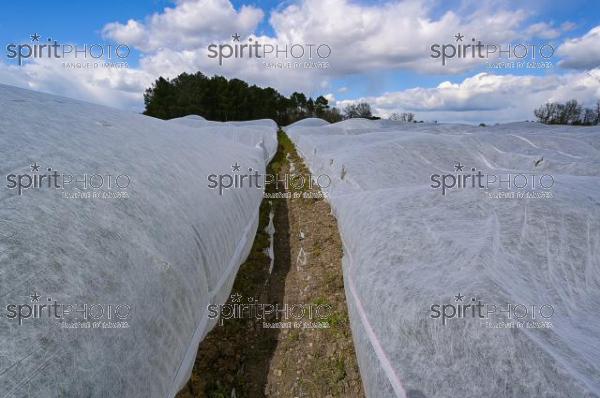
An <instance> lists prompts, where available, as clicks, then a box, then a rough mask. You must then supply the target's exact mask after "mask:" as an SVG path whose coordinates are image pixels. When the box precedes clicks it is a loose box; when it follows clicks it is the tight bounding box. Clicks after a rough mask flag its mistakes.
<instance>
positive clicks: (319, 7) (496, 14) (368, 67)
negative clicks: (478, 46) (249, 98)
mask: <svg viewBox="0 0 600 398" xmlns="http://www.w3.org/2000/svg"><path fill="white" fill-rule="evenodd" d="M439 5H440V4H439V3H435V2H433V1H420V0H405V1H394V0H390V1H387V2H379V3H377V4H365V3H364V2H357V1H351V0H298V1H296V2H292V3H288V2H286V3H284V4H283V5H282V6H280V7H278V8H276V9H275V10H274V11H272V12H271V15H270V18H269V23H270V24H271V26H272V27H273V30H274V34H273V35H270V36H267V35H261V36H257V35H255V34H254V33H255V32H256V31H257V29H258V26H259V24H260V23H261V21H263V20H264V18H265V14H264V11H263V10H261V9H259V8H257V7H255V6H241V7H238V8H235V7H234V6H233V5H232V4H231V2H230V1H229V0H178V1H176V2H175V3H174V5H173V6H171V7H167V8H165V9H164V10H162V11H161V12H157V13H154V14H152V15H149V16H148V17H146V18H144V19H142V20H128V21H127V22H111V23H108V24H106V25H105V26H104V28H103V29H102V34H103V36H104V37H105V38H107V39H110V40H115V41H117V42H120V43H125V44H128V45H130V46H133V47H136V48H137V49H139V50H140V51H141V53H142V57H141V58H140V60H139V66H137V67H135V68H130V69H123V70H101V69H100V70H81V71H77V70H65V69H64V68H62V66H61V65H60V63H58V64H57V65H53V64H52V63H51V62H50V61H46V60H44V62H38V61H33V62H30V63H28V64H27V65H26V66H24V67H22V68H21V69H14V68H13V67H10V66H7V65H0V74H2V77H3V78H4V80H5V81H13V82H16V83H15V84H18V85H22V86H26V87H29V88H36V89H40V90H44V91H49V92H54V93H56V94H61V95H67V96H73V97H76V98H82V99H87V100H90V101H94V102H99V103H103V104H109V105H113V106H119V107H128V108H131V107H135V106H137V109H141V107H142V106H143V105H142V104H143V103H142V94H143V91H144V89H145V88H147V87H149V86H150V84H152V82H153V81H154V80H155V79H156V78H158V77H159V76H163V77H167V78H172V77H175V76H177V75H178V74H180V73H182V72H188V73H195V72H197V71H202V72H203V73H205V74H206V75H213V74H220V75H224V76H226V77H229V78H232V77H237V78H240V79H244V80H246V81H248V82H250V83H253V84H258V85H262V86H271V87H274V88H276V89H277V90H279V91H281V92H282V93H283V94H286V95H287V94H290V93H291V92H292V91H302V92H305V93H307V94H308V95H313V96H315V95H319V94H321V93H323V92H330V93H331V92H332V91H333V90H334V88H333V87H332V81H334V80H335V79H337V78H340V77H347V76H349V75H352V74H354V75H358V76H361V75H363V76H365V74H366V73H368V74H369V76H377V74H378V73H379V72H380V71H398V70H405V69H410V70H414V71H418V72H420V73H435V74H443V75H450V74H453V73H458V72H461V73H464V72H465V71H468V70H470V69H472V68H473V67H475V66H477V64H476V62H475V61H473V60H471V61H468V60H466V59H460V60H453V61H455V62H450V63H449V64H448V65H446V66H445V67H443V66H442V65H441V62H440V60H435V59H433V58H431V57H430V50H429V47H430V46H431V44H434V43H442V44H443V43H454V41H455V40H454V37H453V36H454V35H455V34H457V33H459V32H460V33H462V34H463V35H465V38H466V40H468V39H470V38H471V37H475V38H477V39H478V40H481V41H482V42H488V43H509V42H511V41H513V40H518V39H521V40H522V39H523V38H527V37H538V38H555V37H556V35H557V34H560V32H561V31H565V30H568V29H572V27H573V26H572V24H570V23H563V24H562V25H560V26H559V27H558V28H557V27H555V26H554V25H552V24H550V23H545V22H537V23H534V24H530V25H527V21H528V20H529V19H530V18H531V16H532V15H531V13H530V12H528V11H525V10H523V9H510V8H509V7H510V3H507V2H502V1H501V2H491V1H484V0H478V1H471V2H469V1H464V2H463V3H462V5H463V6H462V7H461V8H459V9H458V10H456V11H442V12H440V10H439V9H438V8H435V7H437V6H439ZM591 32H592V31H591ZM591 32H590V33H588V35H590V34H591ZM233 33H239V34H240V35H241V36H242V40H246V39H247V38H248V37H249V36H250V35H251V36H252V37H253V38H254V39H255V40H258V41H260V42H261V43H263V44H266V43H268V44H273V45H275V44H279V45H283V46H285V45H286V44H289V43H300V44H319V43H324V44H327V45H329V46H330V47H331V49H332V55H331V56H330V57H329V58H328V59H327V61H328V62H329V63H330V67H329V68H328V69H302V68H299V69H294V68H291V69H288V68H266V67H265V66H264V65H262V63H261V62H257V60H255V59H252V60H250V59H248V58H244V59H233V58H230V59H227V60H226V62H225V63H224V64H223V65H222V66H219V65H218V62H217V61H216V60H215V59H211V58H208V56H207V55H208V51H207V47H208V45H209V44H210V43H228V44H231V43H232V42H231V35H232V34H233ZM586 36H587V35H586ZM586 36H584V38H581V39H575V40H572V41H569V42H567V43H565V44H564V45H563V46H561V50H562V51H564V52H565V54H567V55H568V56H569V57H573V58H576V59H580V58H581V56H578V55H577V54H578V51H579V50H577V51H575V49H574V48H575V47H577V48H580V47H582V44H581V43H579V42H583V43H584V44H583V46H584V47H587V46H589V45H591V44H590V43H588V41H589V40H588V38H586ZM577 40H579V41H577ZM576 53H577V54H576ZM576 55H577V56H576ZM463 61H464V62H463ZM571 62H572V61H571ZM478 76H480V77H477V76H476V77H473V78H470V79H465V81H463V83H461V84H459V85H458V86H457V87H455V85H453V84H451V83H444V84H442V85H440V86H438V87H435V88H415V89H412V90H406V91H404V92H400V94H398V93H396V94H395V95H393V94H386V95H384V96H381V97H377V98H379V100H378V101H380V103H379V104H378V105H377V106H379V109H381V110H382V111H385V110H386V109H388V107H392V105H393V106H400V107H407V106H410V107H413V109H412V110H415V109H422V110H423V111H427V112H430V113H431V112H458V113H460V114H461V115H465V114H466V112H468V111H467V110H468V109H471V112H473V110H474V109H479V110H480V111H481V112H488V110H486V109H488V108H489V109H490V110H489V112H491V109H501V107H502V104H503V103H504V102H503V101H508V103H511V104H512V103H515V104H516V103H518V96H517V95H515V96H513V97H511V96H510V94H509V93H510V87H512V86H511V85H510V84H509V85H507V84H506V83H507V82H509V83H510V82H512V80H510V79H509V78H508V77H502V79H504V80H502V84H497V81H496V80H493V79H492V78H491V77H489V76H493V75H484V76H488V77H485V78H481V76H482V75H478ZM514 79H517V78H514ZM518 79H521V82H526V80H524V79H526V78H525V77H520V78H518ZM530 79H532V80H535V79H536V78H533V77H531V78H530ZM552 79H556V80H560V78H558V77H555V78H551V77H549V78H547V79H546V80H544V82H546V83H548V82H551V81H552ZM546 83H544V84H546ZM374 87H375V86H374ZM514 89H515V90H517V92H520V91H519V87H517V86H515V88H514ZM532 89H533V88H532ZM538 89H539V87H537V88H535V90H538ZM507 90H508V91H507ZM348 91H350V90H349V89H348V88H347V87H342V88H339V89H338V90H337V92H338V93H346V92H348ZM402 93H405V94H402ZM331 95H332V97H331V98H332V99H333V98H334V97H333V93H331ZM528 98H529V97H528ZM386 101H388V102H389V104H390V105H389V106H388V104H387V102H386ZM482 104H484V105H482ZM536 105H537V104H536ZM527 106H529V105H527ZM436 107H437V108H436ZM526 112H530V109H527V110H526ZM514 114H518V112H517V113H514V112H513V113H507V115H508V116H512V115H514ZM461 117H462V116H461Z"/></svg>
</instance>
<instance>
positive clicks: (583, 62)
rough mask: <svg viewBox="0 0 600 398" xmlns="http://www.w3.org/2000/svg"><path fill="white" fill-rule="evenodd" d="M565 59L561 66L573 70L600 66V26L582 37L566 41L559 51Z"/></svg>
mask: <svg viewBox="0 0 600 398" xmlns="http://www.w3.org/2000/svg"><path fill="white" fill-rule="evenodd" d="M557 54H558V55H560V56H561V57H563V59H562V60H561V61H560V63H559V65H560V66H563V67H565V68H573V69H591V68H595V67H598V66H600V25H599V26H596V27H595V28H593V29H591V30H590V31H589V32H587V33H586V34H585V35H583V36H582V37H577V38H575V39H570V40H567V41H565V42H564V43H563V44H562V45H561V46H560V47H559V48H558V50H557Z"/></svg>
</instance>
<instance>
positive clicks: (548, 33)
mask: <svg viewBox="0 0 600 398" xmlns="http://www.w3.org/2000/svg"><path fill="white" fill-rule="evenodd" d="M525 33H526V34H527V35H528V36H530V37H538V38H540V39H556V38H557V37H559V36H560V35H561V31H560V29H557V28H554V27H553V26H552V25H550V24H548V23H546V22H538V23H534V24H533V25H530V26H529V27H528V28H527V29H526V30H525Z"/></svg>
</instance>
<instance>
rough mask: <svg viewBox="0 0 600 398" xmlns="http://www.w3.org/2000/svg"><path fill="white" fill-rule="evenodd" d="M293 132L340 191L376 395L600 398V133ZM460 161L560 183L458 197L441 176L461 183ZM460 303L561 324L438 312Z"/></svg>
mask: <svg viewBox="0 0 600 398" xmlns="http://www.w3.org/2000/svg"><path fill="white" fill-rule="evenodd" d="M285 130H286V132H287V133H288V134H289V135H290V136H291V138H292V140H293V141H294V143H295V144H296V146H297V148H298V149H299V151H300V153H301V155H302V156H303V157H304V159H305V160H306V161H307V163H308V165H309V168H310V170H311V172H312V174H314V175H317V176H318V175H320V174H327V175H329V176H330V177H331V180H332V183H331V186H330V187H329V188H327V189H325V191H327V192H328V194H329V195H330V198H329V201H330V203H331V205H332V208H333V211H334V213H335V215H336V217H337V220H338V223H339V228H340V233H341V236H342V240H343V244H344V260H343V265H344V279H345V288H346V296H347V298H348V305H349V308H350V320H351V326H352V332H353V338H354V340H355V344H356V349H357V355H358V360H359V365H360V369H361V374H362V378H363V384H364V386H365V391H366V393H367V395H368V396H369V397H390V396H400V397H401V396H408V397H413V398H416V397H483V396H487V397H529V396H531V397H533V396H536V397H542V396H543V397H591V396H599V395H600V318H599V317H598V308H600V128H598V127H570V126H544V125H540V124H537V123H513V124H507V125H498V126H491V127H475V126H466V125H443V124H431V123H428V124H425V123H423V124H421V123H418V124H406V123H400V122H391V121H369V120H364V119H352V120H347V121H343V122H340V123H336V124H331V125H323V126H321V127H314V126H308V127H303V126H301V125H291V126H288V127H287V128H286V129H285ZM457 162H460V163H461V164H462V165H464V166H465V171H466V170H468V169H470V168H471V167H476V169H477V170H482V171H483V173H489V174H496V175H502V174H503V173H515V172H517V171H520V172H533V173H536V174H538V175H540V174H549V175H552V176H553V178H554V180H555V182H554V185H553V186H552V188H551V189H550V191H551V192H552V195H553V197H552V198H547V199H540V198H538V199H533V198H531V199H526V198H521V199H517V198H515V199H494V198H490V197H486V195H485V194H484V192H482V191H481V190H479V189H454V190H450V191H449V192H448V193H447V195H445V196H444V195H442V194H441V192H440V190H439V189H438V190H436V189H433V188H432V187H431V184H432V181H431V179H430V178H431V175H432V174H446V173H456V171H455V169H454V168H453V167H454V165H455V164H456V163H457ZM536 163H537V165H536ZM342 174H343V175H344V178H343V179H342V178H341V177H342ZM547 185H548V184H547ZM494 192H497V190H495V191H494ZM458 294H462V295H465V297H466V299H467V300H469V299H470V298H472V297H477V299H479V300H481V301H482V302H484V303H487V304H495V305H497V306H498V307H499V308H500V306H501V305H506V304H509V303H511V304H515V305H516V304H524V305H543V304H550V305H552V306H553V308H554V315H552V317H551V318H550V319H549V320H550V321H551V322H552V328H549V329H543V328H527V329H526V328H504V329H498V328H489V327H485V326H483V325H482V324H481V322H480V320H479V319H475V318H462V319H449V320H448V321H447V324H446V325H445V326H443V325H442V323H441V321H440V320H439V319H433V318H431V317H430V315H431V314H432V312H431V306H432V305H434V304H438V303H439V304H456V303H457V302H456V300H458V299H455V298H454V296H455V295H458ZM503 308H507V307H506V306H505V307H503ZM546 308H547V307H546ZM546 314H548V312H546ZM538 317H539V316H538ZM495 319H496V320H508V317H507V316H506V314H498V317H497V318H495ZM544 320H546V319H544Z"/></svg>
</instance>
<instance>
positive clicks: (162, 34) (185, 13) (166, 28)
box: [102, 0, 264, 52]
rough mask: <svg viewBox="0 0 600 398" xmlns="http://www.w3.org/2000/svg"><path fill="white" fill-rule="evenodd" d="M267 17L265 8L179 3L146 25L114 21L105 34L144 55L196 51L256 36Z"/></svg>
mask: <svg viewBox="0 0 600 398" xmlns="http://www.w3.org/2000/svg"><path fill="white" fill-rule="evenodd" d="M263 17H264V13H263V11H262V10H261V9H259V8H256V7H253V6H242V7H241V8H240V9H239V11H238V10H236V9H235V8H234V7H233V5H232V4H231V3H230V2H229V0H179V1H177V2H176V5H175V7H167V8H165V9H164V10H163V12H162V13H155V14H153V15H151V16H149V17H148V18H146V20H145V21H143V22H140V21H135V20H131V19H130V20H129V21H127V23H125V24H122V23H119V22H111V23H109V24H107V25H106V26H104V28H103V29H102V34H103V35H104V37H106V38H110V39H113V40H115V41H119V42H124V43H127V44H130V45H133V46H135V47H137V48H138V49H140V50H142V51H144V52H152V51H156V50H159V49H161V48H169V49H180V50H192V49H195V48H199V47H201V46H204V45H205V44H206V43H207V42H208V41H209V40H211V39H222V38H224V37H228V36H229V35H231V34H232V33H234V32H236V33H240V34H246V35H247V34H249V33H252V32H254V31H255V30H256V27H257V26H258V24H259V23H260V21H261V20H262V19H263Z"/></svg>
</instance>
